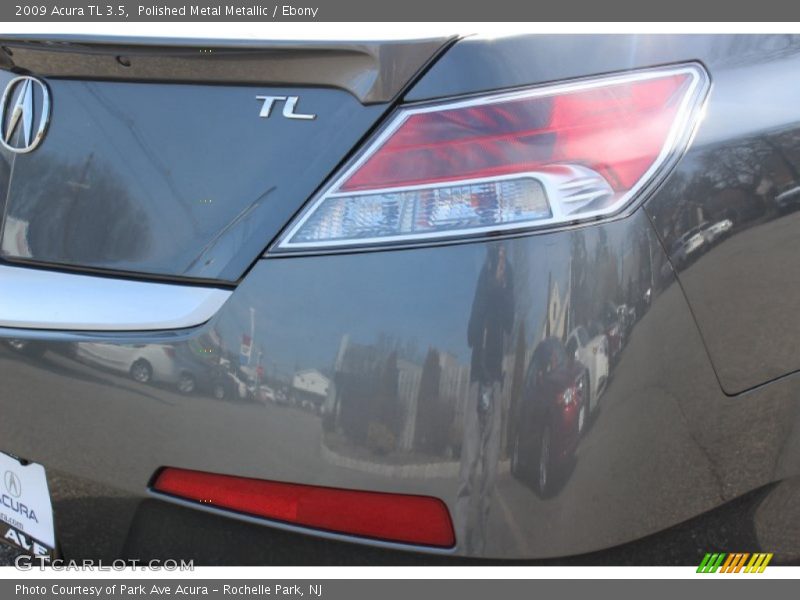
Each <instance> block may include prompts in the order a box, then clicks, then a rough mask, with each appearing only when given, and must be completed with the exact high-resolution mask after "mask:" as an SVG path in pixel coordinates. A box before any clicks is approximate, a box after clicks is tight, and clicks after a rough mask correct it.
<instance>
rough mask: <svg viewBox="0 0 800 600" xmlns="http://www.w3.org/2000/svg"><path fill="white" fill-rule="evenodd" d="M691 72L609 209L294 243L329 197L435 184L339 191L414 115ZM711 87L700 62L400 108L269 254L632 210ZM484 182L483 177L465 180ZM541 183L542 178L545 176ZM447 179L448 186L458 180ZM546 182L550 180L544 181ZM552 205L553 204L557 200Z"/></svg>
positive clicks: (683, 141)
mask: <svg viewBox="0 0 800 600" xmlns="http://www.w3.org/2000/svg"><path fill="white" fill-rule="evenodd" d="M682 74H686V75H689V76H690V77H691V82H690V87H689V90H688V91H687V92H686V94H685V95H684V97H683V99H682V102H681V106H680V108H679V109H678V111H677V114H676V117H675V120H674V122H673V124H672V127H671V128H670V131H669V133H668V135H667V136H666V138H665V141H664V144H663V146H662V148H661V151H660V153H659V155H658V157H657V158H656V160H655V161H654V162H653V164H652V165H651V166H650V168H649V169H648V170H647V171H646V172H645V173H644V174H643V175H642V176H641V178H640V179H639V181H638V182H637V183H636V184H635V185H634V186H633V187H632V188H631V189H630V190H628V192H626V193H625V194H624V195H623V196H622V197H621V198H620V199H619V200H618V201H617V202H615V203H614V205H613V206H611V207H609V208H608V209H603V210H596V211H587V212H584V213H581V214H580V215H578V216H576V217H572V218H568V219H564V218H561V219H559V218H551V219H547V220H542V221H540V222H535V223H530V224H527V223H526V224H524V225H520V224H517V223H515V224H513V225H492V226H487V227H485V228H475V229H469V230H458V231H452V232H448V231H444V232H432V233H416V234H402V235H394V236H383V237H370V238H359V239H345V240H328V241H306V242H292V241H291V240H292V238H293V237H294V236H295V234H296V233H297V232H298V231H299V230H300V229H301V228H302V227H303V225H304V224H305V223H306V221H307V220H308V219H309V218H310V217H311V215H313V214H314V212H315V211H316V210H317V209H318V208H319V207H320V205H321V204H322V203H323V202H324V201H325V200H326V199H328V198H331V197H341V196H357V195H362V194H375V193H380V192H387V193H388V192H396V191H398V190H404V189H413V188H415V187H434V186H435V185H437V184H434V185H428V186H408V187H401V188H386V189H383V188H380V189H371V190H359V191H353V192H339V191H333V190H337V189H338V188H339V187H340V186H341V185H342V184H343V183H344V182H345V181H347V179H348V178H349V177H350V176H351V175H352V174H353V173H354V172H355V171H357V170H358V169H359V168H360V167H361V166H362V165H364V163H365V162H366V161H367V160H368V159H369V158H370V157H371V156H372V155H373V154H374V153H375V152H376V151H377V150H378V149H380V147H381V146H382V145H383V144H384V143H385V142H386V141H387V139H388V138H390V137H391V136H392V135H393V134H394V133H395V132H396V131H397V130H398V129H399V128H400V127H401V126H402V125H403V124H404V123H405V122H406V121H407V120H408V119H409V118H410V117H411V116H413V115H417V114H422V113H429V112H435V111H445V110H453V109H459V108H468V107H475V106H486V105H491V104H497V103H501V102H508V101H512V100H521V99H530V98H537V97H547V96H555V95H558V94H565V93H569V92H576V91H585V90H590V89H594V88H600V87H608V86H613V85H619V84H624V83H632V82H642V81H647V80H650V79H657V78H663V77H669V76H672V75H682ZM709 88H710V78H709V75H708V73H707V71H706V70H705V68H703V66H702V65H700V64H699V63H687V64H682V65H678V66H672V67H656V68H651V69H642V70H637V71H632V72H628V73H623V74H620V75H604V76H598V77H592V78H588V79H582V80H577V81H571V82H564V83H555V84H545V85H540V86H536V87H532V88H528V89H524V90H514V91H509V92H501V93H495V94H486V95H481V96H476V97H470V98H466V99H458V100H450V101H438V102H430V103H425V104H422V105H415V106H409V107H401V108H399V109H398V110H397V111H396V112H395V113H394V114H393V115H392V116H391V117H390V118H389V120H388V124H387V125H386V126H385V127H384V128H383V129H382V130H380V131H379V132H378V133H377V134H376V135H375V137H374V138H373V139H371V140H369V141H368V142H367V143H366V144H365V145H364V147H363V148H362V149H361V150H360V151H359V152H358V154H357V155H356V156H355V157H354V159H353V160H352V161H351V162H350V163H349V164H347V165H346V166H345V167H344V168H343V169H342V171H340V172H339V173H338V174H337V175H336V176H335V177H334V178H333V179H332V180H331V182H330V183H329V184H328V185H326V186H325V187H324V188H323V189H322V190H321V191H320V192H318V193H317V194H316V195H315V196H314V197H313V198H312V199H311V201H310V202H308V203H307V204H306V206H304V207H303V209H302V210H301V211H300V213H299V214H298V215H297V216H296V217H295V218H294V220H293V221H292V222H291V223H290V224H289V225H288V227H287V228H286V229H285V230H284V232H283V233H282V234H281V235H280V236H279V237H278V238H277V241H276V242H275V243H273V244H272V246H271V247H270V248H269V250H268V254H269V253H276V254H281V253H291V252H292V251H297V252H303V253H306V252H309V251H312V252H313V251H322V252H325V251H347V250H359V249H365V248H364V247H369V246H373V247H381V248H382V247H392V246H394V245H398V246H402V245H409V244H415V243H424V242H431V241H453V240H457V239H459V238H465V237H467V238H468V237H474V236H475V235H482V234H485V235H492V234H500V233H517V232H520V231H539V230H542V229H547V228H548V227H555V226H562V225H565V224H571V223H579V222H584V221H596V220H597V219H599V218H604V217H608V218H610V217H614V216H616V215H619V214H621V213H623V212H624V211H626V210H628V209H629V208H630V206H631V204H632V203H633V200H634V199H635V198H636V197H637V196H639V194H640V192H641V191H642V190H643V189H644V188H646V187H648V186H652V185H655V184H657V183H659V182H660V181H661V179H660V178H659V174H660V173H659V172H660V171H662V170H664V171H666V169H665V167H667V166H671V165H672V164H674V161H675V160H676V159H677V157H679V156H680V155H681V154H682V153H683V152H684V151H685V150H686V148H688V145H689V142H690V141H691V139H692V137H693V136H694V133H695V130H696V128H697V125H698V123H699V121H700V118H701V116H702V112H703V107H704V104H705V100H706V98H707V95H708V91H709ZM526 176H527V177H537V178H538V176H539V174H538V173H513V174H510V175H504V176H500V177H497V178H493V179H495V180H500V179H512V178H517V177H526ZM466 181H470V182H473V181H479V180H465V182H466ZM540 181H541V179H540ZM458 183H459V181H456V182H447V184H448V185H453V184H458ZM542 183H543V185H545V182H542ZM551 208H552V204H551Z"/></svg>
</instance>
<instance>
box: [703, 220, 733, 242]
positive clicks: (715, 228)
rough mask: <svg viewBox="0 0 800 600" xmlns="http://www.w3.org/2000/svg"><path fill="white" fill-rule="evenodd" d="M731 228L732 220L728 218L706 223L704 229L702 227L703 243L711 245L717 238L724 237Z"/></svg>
mask: <svg viewBox="0 0 800 600" xmlns="http://www.w3.org/2000/svg"><path fill="white" fill-rule="evenodd" d="M732 228H733V221H731V220H730V219H722V220H721V221H717V222H716V223H711V224H710V225H707V226H706V227H705V229H703V237H704V238H705V243H706V244H708V245H709V246H711V245H712V244H714V243H715V242H716V241H717V240H719V239H721V238H723V237H725V235H727V234H728V233H730V231H731V229H732Z"/></svg>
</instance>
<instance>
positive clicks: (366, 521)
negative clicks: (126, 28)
mask: <svg viewBox="0 0 800 600" xmlns="http://www.w3.org/2000/svg"><path fill="white" fill-rule="evenodd" d="M153 489H154V490H155V491H158V492H163V493H165V494H170V495H172V496H177V497H179V498H185V499H187V500H194V501H195V502H200V503H202V504H209V505H212V506H216V507H219V508H227V509H230V510H235V511H237V512H241V513H246V514H248V515H254V516H259V517H264V518H267V519H275V520H277V521H283V522H286V523H291V524H293V525H301V526H303V527H313V528H315V529H324V530H326V531H332V532H336V533H343V534H347V535H357V536H364V537H369V538H376V539H380V540H387V541H392V542H401V543H405V544H418V545H422V546H437V547H441V548H450V547H452V546H453V545H455V534H454V533H453V524H452V522H451V520H450V513H449V512H448V510H447V506H445V504H444V502H442V501H441V500H439V499H438V498H432V497H429V496H411V495H405V494H387V493H382V492H366V491H358V490H343V489H337V488H328V487H317V486H313V485H300V484H296V483H282V482H278V481H264V480H260V479H249V478H246V477H233V476H231V475H218V474H214V473H203V472H201V471H191V470H188V469H176V468H172V467H167V468H165V469H163V470H162V471H161V472H160V473H159V474H158V477H157V478H156V480H155V483H154V484H153Z"/></svg>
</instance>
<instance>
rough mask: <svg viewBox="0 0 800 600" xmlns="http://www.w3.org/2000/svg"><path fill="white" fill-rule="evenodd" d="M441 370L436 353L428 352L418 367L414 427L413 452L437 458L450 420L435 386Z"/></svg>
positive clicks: (442, 446)
mask: <svg viewBox="0 0 800 600" xmlns="http://www.w3.org/2000/svg"><path fill="white" fill-rule="evenodd" d="M441 377H442V367H441V364H440V362H439V351H438V350H436V348H430V349H429V350H428V355H427V356H426V357H425V363H424V364H423V365H422V376H421V378H420V382H419V395H418V397H417V423H416V427H415V436H414V448H415V449H416V450H417V451H420V452H428V453H431V454H439V453H441V452H444V450H445V447H446V445H447V442H448V440H447V436H446V435H445V434H444V433H445V432H447V431H448V430H449V427H450V423H451V420H452V419H451V418H449V415H448V413H449V412H450V411H449V407H448V406H447V405H446V404H445V403H444V402H443V401H442V399H441V398H440V396H439V383H440V381H441Z"/></svg>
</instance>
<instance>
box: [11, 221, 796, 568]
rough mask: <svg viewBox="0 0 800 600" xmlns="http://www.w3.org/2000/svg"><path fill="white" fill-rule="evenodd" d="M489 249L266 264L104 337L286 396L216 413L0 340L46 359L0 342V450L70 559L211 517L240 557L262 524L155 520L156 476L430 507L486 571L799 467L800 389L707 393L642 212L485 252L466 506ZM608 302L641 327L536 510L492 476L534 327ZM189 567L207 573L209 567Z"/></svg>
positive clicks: (216, 405) (682, 309)
mask: <svg viewBox="0 0 800 600" xmlns="http://www.w3.org/2000/svg"><path fill="white" fill-rule="evenodd" d="M631 240H635V241H636V243H633V244H632V243H631ZM489 244H490V243H469V244H460V245H450V246H443V247H438V248H426V249H412V250H403V251H389V252H373V253H366V254H355V255H336V256H321V257H298V258H279V259H265V260H261V261H259V262H258V264H256V265H255V267H254V268H253V269H252V270H251V272H250V273H249V274H248V275H247V277H246V278H245V279H244V281H243V282H242V284H241V285H240V286H239V287H238V288H237V289H236V290H235V291H234V293H233V295H232V296H231V298H230V299H229V301H228V302H227V303H226V304H225V305H224V306H223V308H222V309H221V310H220V311H219V313H218V314H217V315H216V316H215V317H214V318H213V319H212V320H211V321H209V322H208V323H207V324H206V325H204V326H202V327H199V328H196V329H192V330H189V331H180V332H170V333H161V334H147V333H141V334H128V333H125V334H118V335H115V334H112V335H110V336H109V335H108V334H106V335H104V336H103V338H102V341H103V342H104V343H107V344H110V345H112V346H113V345H131V344H144V343H147V344H166V343H169V344H170V345H172V346H174V347H176V349H177V351H178V354H179V355H180V356H181V357H182V358H181V364H182V366H185V365H186V364H187V363H186V361H187V359H186V357H187V356H190V357H195V358H194V359H192V360H194V361H195V363H194V364H195V365H196V368H197V369H198V370H199V371H205V372H208V371H209V370H210V367H209V365H210V364H211V363H216V364H217V365H220V364H221V365H223V367H221V368H224V369H229V370H236V371H237V372H238V375H237V376H238V377H239V378H241V379H242V380H243V381H244V380H246V379H247V378H251V379H254V380H257V382H258V383H259V384H261V383H265V384H266V385H268V386H270V387H271V388H273V389H275V390H276V398H277V396H278V395H279V392H283V393H284V394H285V397H286V398H287V400H286V401H276V402H270V401H260V400H258V399H241V398H234V399H231V398H226V399H225V400H223V401H219V400H216V399H214V398H213V395H212V393H211V390H209V389H208V388H209V386H204V385H200V386H197V389H196V390H195V392H194V393H192V394H180V393H179V392H178V391H177V390H175V389H174V388H172V387H165V386H160V385H158V384H141V383H137V382H134V381H133V380H131V379H130V378H129V377H127V376H125V375H124V374H120V373H114V372H110V371H109V370H107V369H104V368H101V367H99V366H94V365H92V364H91V362H87V361H85V360H81V361H79V360H76V359H75V358H74V356H75V352H74V346H75V345H76V344H81V343H85V342H87V341H90V340H92V341H97V336H96V335H95V336H93V335H92V334H87V335H82V334H59V333H52V332H47V331H38V332H31V331H23V330H15V331H12V330H1V332H0V337H2V338H4V339H13V338H25V337H27V338H31V339H37V340H38V341H40V342H41V343H43V344H44V345H45V346H46V349H45V351H44V353H43V354H39V353H29V354H25V353H22V352H18V351H15V350H13V349H12V348H10V347H9V346H8V345H7V344H0V380H1V381H3V386H2V388H0V410H1V411H2V415H3V418H2V420H0V450H4V451H8V452H12V453H14V454H16V455H18V456H21V457H24V458H27V459H29V460H32V461H36V462H40V463H42V464H44V465H45V467H46V468H47V469H48V473H49V477H50V487H51V492H52V494H53V497H54V498H53V499H54V507H55V508H54V510H55V513H56V515H55V516H56V527H57V535H58V538H59V540H60V543H61V547H62V551H63V553H64V555H65V556H69V557H108V558H119V557H131V558H134V557H135V558H143V557H144V556H143V555H145V554H146V553H148V552H157V550H156V549H158V548H162V549H163V548H165V547H167V546H170V547H173V548H179V549H181V553H183V554H184V556H185V557H187V558H192V556H193V552H195V553H199V552H200V549H201V547H202V548H204V549H205V550H204V551H208V543H205V542H203V543H201V542H200V539H201V538H202V537H204V536H205V529H204V527H205V526H204V525H202V523H203V518H208V519H213V520H214V522H215V523H218V524H220V527H219V528H217V529H215V531H216V532H217V534H216V535H215V539H214V548H217V549H218V551H219V562H220V563H222V562H226V563H227V562H230V560H229V559H230V557H231V556H242V548H243V544H244V542H243V541H242V540H246V539H249V538H247V537H242V536H243V535H244V534H243V533H241V532H243V531H244V530H248V531H253V532H255V533H253V535H255V536H256V537H258V536H260V535H262V533H260V532H264V531H266V532H271V531H273V530H272V529H270V528H269V527H267V528H264V527H261V526H260V525H256V524H253V523H254V522H253V520H247V519H243V518H242V517H241V516H237V515H229V516H228V517H225V518H219V517H211V516H209V515H202V517H203V518H200V514H199V512H198V511H196V510H193V509H185V508H184V509H181V510H180V514H182V515H189V516H188V517H187V521H186V523H187V524H186V525H185V526H181V527H172V526H167V525H165V523H167V522H168V521H166V520H164V519H163V515H164V514H167V513H169V509H168V508H167V507H166V504H165V502H164V501H162V500H159V499H155V498H153V497H152V496H151V495H150V494H149V493H148V483H149V482H150V480H151V478H152V476H153V474H154V473H155V472H156V471H157V470H158V469H159V468H160V467H163V466H175V467H181V468H187V469H196V470H200V471H208V472H215V473H226V474H232V475H240V476H246V477H255V478H261V479H270V480H277V481H287V482H296V483H305V484H313V485H323V486H332V487H344V488H355V489H366V490H376V491H385V492H396V493H405V494H423V495H428V496H435V497H438V498H441V499H442V500H443V501H444V502H445V503H446V504H447V505H448V507H449V509H450V513H451V515H452V518H453V520H454V524H455V528H456V536H457V546H456V548H455V549H453V551H452V554H455V555H460V556H474V557H484V558H502V559H521V558H548V557H556V556H565V555H572V554H580V553H585V552H590V551H594V550H599V549H603V548H608V547H611V546H615V545H618V544H622V543H625V542H628V541H631V540H635V539H638V538H641V537H644V536H646V535H649V534H651V533H654V532H656V531H659V530H661V529H665V528H667V527H669V526H671V525H674V524H676V523H679V522H681V521H684V520H686V519H688V518H690V517H693V516H695V515H698V514H700V513H702V512H705V511H707V510H709V509H711V508H713V507H715V506H718V505H720V504H722V503H724V502H725V501H727V500H729V499H731V498H733V497H736V496H738V495H740V494H742V493H744V492H746V491H748V490H751V489H754V488H756V487H759V486H761V485H763V484H765V483H767V482H769V481H773V480H776V479H781V478H784V477H788V476H790V475H792V474H795V473H797V472H798V462H800V453H798V452H796V451H792V448H795V449H796V448H798V447H800V440H799V439H798V433H799V432H798V428H796V427H794V425H793V424H794V422H795V420H796V416H795V415H796V412H797V408H798V405H797V400H796V398H798V397H800V396H799V395H798V391H800V390H798V388H799V387H800V384H798V379H797V378H796V377H790V378H785V379H783V380H780V381H778V382H776V383H774V384H771V385H768V386H765V387H762V388H759V389H758V390H755V391H753V392H750V393H748V394H746V395H744V396H739V397H734V398H730V397H727V396H725V395H724V394H723V393H722V392H721V390H720V388H719V385H718V383H717V380H716V377H715V375H714V372H713V370H712V368H711V366H710V364H709V361H708V358H707V355H706V353H705V350H704V348H703V345H702V343H701V340H700V337H699V335H698V332H697V330H696V327H695V325H694V323H693V321H692V318H691V314H690V312H689V310H688V308H687V306H686V303H685V300H684V298H683V295H682V294H681V292H680V289H679V287H678V286H677V285H675V284H674V279H673V274H672V270H671V268H670V266H669V264H668V263H667V262H666V260H665V258H664V255H663V251H662V249H661V247H660V246H659V245H658V243H657V241H656V238H655V236H654V235H653V233H652V231H651V229H650V224H649V221H648V220H647V219H646V218H645V216H644V214H643V213H642V212H641V211H639V212H637V213H635V214H634V215H632V216H630V217H628V218H626V219H623V220H618V221H615V222H611V223H607V224H604V225H602V226H595V227H587V228H582V229H575V230H571V231H563V232H556V233H551V234H546V235H545V234H543V235H534V236H524V237H517V238H513V239H507V240H505V241H497V242H491V244H505V245H506V256H507V257H508V260H509V266H510V272H511V273H512V275H513V300H514V301H513V315H512V317H513V318H512V323H513V324H512V327H511V329H510V331H509V332H508V334H507V336H506V344H505V351H504V354H503V356H502V361H501V362H502V365H503V373H504V375H503V381H502V382H501V384H502V385H501V386H500V388H501V392H500V393H499V400H498V405H497V406H499V410H497V412H496V415H499V416H498V419H499V424H498V426H497V428H496V431H495V432H494V433H492V434H491V436H490V437H491V438H492V439H491V442H490V448H491V449H492V453H490V454H488V456H489V457H490V460H489V461H488V463H487V464H488V465H489V466H488V468H487V470H486V472H485V473H484V474H483V475H479V476H478V477H479V479H478V481H479V483H480V485H478V486H475V487H473V488H472V490H471V491H468V492H465V486H464V483H465V480H466V477H467V474H466V471H467V470H468V469H467V466H465V464H464V463H463V461H462V457H463V456H465V455H469V454H470V453H469V452H467V451H466V448H467V446H468V445H469V444H474V443H475V440H474V439H469V438H468V436H466V435H465V433H464V432H465V431H470V430H471V429H470V428H468V427H464V423H465V419H466V418H467V417H468V416H469V414H470V411H473V410H475V397H474V394H473V393H472V391H471V390H473V389H474V386H473V385H472V384H471V382H470V361H471V349H470V348H469V347H468V345H467V324H468V321H469V319H470V315H471V311H472V299H473V296H474V294H475V286H476V282H477V281H478V275H479V273H480V271H481V269H482V267H483V265H484V261H485V259H486V256H487V246H488V245H489ZM631 248H633V249H631ZM606 250H607V251H608V254H605V252H606ZM623 252H624V253H625V260H624V265H625V266H624V272H622V273H618V275H619V277H618V278H617V279H618V280H621V281H624V282H625V284H624V286H623V287H621V289H616V288H615V287H614V286H607V287H608V289H607V290H606V291H604V292H602V294H606V295H608V296H609V298H604V297H603V298H601V297H598V294H597V291H596V288H594V287H592V286H589V285H588V283H587V282H591V281H592V279H591V278H592V277H598V276H601V275H602V273H604V272H606V271H604V270H603V269H606V268H608V266H607V265H606V266H604V265H602V264H598V262H597V259H596V258H595V257H596V256H604V255H606V256H609V257H610V258H609V260H610V261H611V262H610V263H609V265H610V264H612V263H613V264H617V257H619V256H620V255H621V253H623ZM579 275H580V277H579ZM581 278H583V279H581ZM602 294H601V295H602ZM611 296H614V297H613V298H612V297H611ZM628 296H630V297H628ZM620 298H623V299H624V300H625V303H626V304H628V305H631V306H636V307H637V312H636V314H637V321H636V323H635V324H633V325H632V328H631V331H630V335H628V336H626V341H625V345H624V346H623V347H622V348H621V349H620V351H619V357H618V358H619V359H618V361H616V364H615V365H614V367H613V368H612V372H613V377H611V378H610V380H611V382H610V383H609V385H608V387H607V389H606V390H605V392H604V393H603V397H602V399H601V401H600V403H599V411H598V412H597V414H596V418H595V420H594V422H593V424H592V426H591V427H590V428H588V429H587V430H586V432H585V434H584V435H583V436H582V437H581V438H580V440H579V441H578V445H577V449H576V451H575V457H576V460H575V465H574V468H573V469H572V470H571V471H570V473H568V475H567V476H566V477H565V481H564V482H563V485H562V486H561V488H560V489H559V490H557V491H556V493H555V494H554V495H553V496H552V497H548V498H546V499H542V498H539V497H538V496H537V495H536V494H535V493H534V492H533V491H532V490H531V489H529V488H528V487H526V486H525V485H524V484H523V483H520V482H519V481H517V480H516V479H514V478H512V477H511V475H510V474H509V472H508V471H509V468H508V463H509V461H508V456H509V446H510V440H511V439H513V428H514V426H515V419H514V415H515V414H517V413H516V411H518V410H519V403H520V402H523V401H527V400H525V397H526V396H525V394H524V391H523V389H522V387H523V379H524V373H525V367H526V366H527V362H528V361H529V359H530V356H531V355H532V352H533V350H534V348H535V347H536V344H537V343H538V342H539V341H540V340H541V339H542V337H543V336H544V335H549V336H554V335H555V336H558V335H563V336H564V337H565V336H566V335H568V334H569V331H568V330H567V329H566V328H568V327H574V326H577V325H579V324H586V323H584V321H586V322H588V321H589V320H591V319H592V318H593V317H592V314H591V313H592V311H593V310H594V306H595V304H594V303H595V302H596V305H597V307H602V306H604V305H605V303H606V302H607V301H610V300H612V299H613V300H614V301H616V302H617V303H619V302H620ZM645 298H647V299H649V300H645ZM554 309H555V310H554ZM567 315H569V317H567ZM562 330H564V331H563V332H562ZM247 340H249V343H248V342H247ZM190 362H191V361H190ZM317 396H318V402H316V401H312V402H305V403H303V402H292V401H291V399H292V398H299V397H304V398H312V399H314V398H316V397H317ZM317 406H319V407H320V408H316V407H317ZM312 408H313V410H312ZM492 436H493V437H492ZM480 477H484V478H485V479H480ZM465 496H466V501H464V498H465ZM459 497H461V499H462V501H460V502H459V500H458V499H459ZM165 511H167V512H165ZM169 514H171V513H169ZM244 521H247V522H246V523H245V522H244ZM176 522H177V521H176ZM180 522H183V521H180ZM265 525H269V524H268V523H265ZM312 533H313V532H312ZM248 535H250V534H248ZM263 535H273V536H277V538H272V539H280V536H281V535H283V534H277V533H274V532H273V533H268V534H263ZM286 535H289V534H286ZM466 539H470V540H473V541H472V542H471V543H470V544H466V543H465V542H464V540H466ZM356 541H357V540H356ZM167 542H168V543H167ZM326 543H327V542H326ZM330 543H334V542H330ZM165 544H166V546H165ZM193 548H194V550H193ZM175 551H176V552H177V550H175ZM354 551H355V552H358V551H357V550H354ZM287 552H289V550H288V549H287ZM237 553H238V554H237ZM223 556H228V559H225V560H223ZM204 560H205V561H206V562H212V563H213V562H214V560H215V559H214V558H213V553H212V556H211V557H210V558H209V555H208V554H207V553H206V554H205V555H204ZM322 560H323V561H324V559H322ZM240 562H241V563H245V562H250V561H249V560H244V559H241V560H240ZM286 562H287V563H291V562H293V561H292V558H291V556H290V555H287V558H286ZM334 562H335V561H334Z"/></svg>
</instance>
